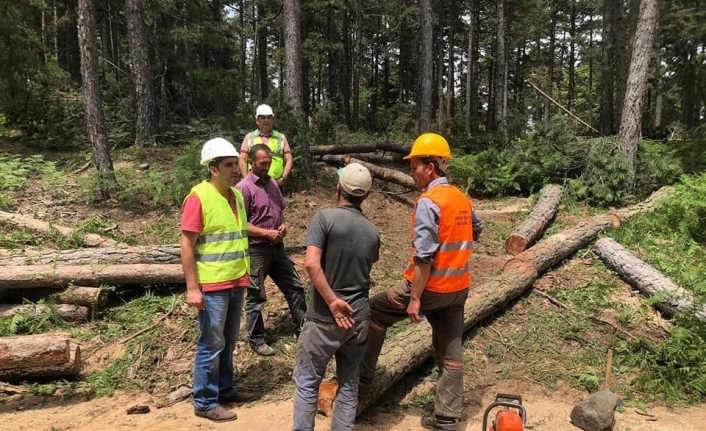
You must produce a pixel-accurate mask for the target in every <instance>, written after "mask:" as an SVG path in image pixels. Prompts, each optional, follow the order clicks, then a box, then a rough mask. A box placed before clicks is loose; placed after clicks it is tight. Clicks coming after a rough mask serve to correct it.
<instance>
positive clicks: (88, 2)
mask: <svg viewBox="0 0 706 431" xmlns="http://www.w3.org/2000/svg"><path fill="white" fill-rule="evenodd" d="M78 36H79V46H80V52H81V77H82V80H83V97H84V100H85V105H86V127H87V129H88V139H89V141H90V142H91V148H92V150H93V163H94V165H95V166H96V169H97V170H98V177H99V185H98V187H99V189H100V192H101V197H102V198H103V199H110V198H111V196H112V194H113V191H114V190H115V189H116V187H117V180H116V179H115V171H114V170H113V161H112V160H111V158H110V153H109V152H108V141H107V139H106V136H105V131H104V130H103V118H102V115H101V99H100V88H99V86H98V48H97V47H96V16H95V5H94V0H79V1H78Z"/></svg>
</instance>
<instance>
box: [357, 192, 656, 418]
mask: <svg viewBox="0 0 706 431" xmlns="http://www.w3.org/2000/svg"><path fill="white" fill-rule="evenodd" d="M655 208H656V205H654V204H653V205H642V206H641V209H640V211H650V210H653V209H655ZM625 214H627V217H629V216H632V215H634V214H637V212H634V211H626V212H625ZM627 217H626V218H627ZM618 223H619V218H618V217H617V216H616V215H613V214H611V215H601V216H596V217H593V218H591V219H589V220H586V221H583V222H580V223H578V224H577V225H576V226H574V227H571V228H569V229H566V230H565V231H563V232H561V233H558V234H556V235H553V236H551V237H549V238H548V239H546V240H545V241H543V242H540V243H539V244H537V245H535V246H533V247H531V248H529V249H528V250H526V251H524V252H523V253H520V254H518V255H517V256H515V257H514V258H513V259H511V260H510V261H509V262H508V263H507V264H506V265H505V267H504V268H503V273H502V274H500V275H499V276H497V277H495V278H494V279H493V280H491V281H489V282H488V283H485V284H483V285H481V286H479V287H477V288H475V289H474V290H473V291H472V292H471V296H470V297H469V299H468V301H467V302H466V307H465V311H464V326H465V329H466V330H468V329H470V328H472V327H473V326H474V325H476V324H478V323H479V322H480V321H481V320H483V319H485V318H487V317H489V316H491V315H492V314H493V313H495V312H497V311H499V310H501V309H504V308H505V307H506V306H507V304H508V303H509V302H510V301H512V300H513V299H514V298H517V297H518V296H519V295H521V294H522V293H524V292H525V291H526V290H528V289H529V288H530V287H531V286H532V284H534V282H535V281H536V280H537V277H539V275H541V274H542V273H544V272H545V271H546V270H547V269H549V268H550V267H552V266H554V265H556V264H557V263H559V262H561V261H562V260H564V259H568V258H569V257H571V255H572V254H573V253H575V252H576V250H578V249H579V248H581V247H583V246H585V245H586V244H588V243H589V242H591V241H592V240H594V239H595V238H596V236H598V234H599V233H601V232H602V231H603V230H605V229H607V228H609V227H611V226H617V224H618ZM471 267H472V263H471ZM431 352H432V346H431V328H430V327H429V326H428V325H427V324H424V323H423V324H421V325H413V326H410V327H409V328H408V329H406V330H405V331H403V332H401V333H400V334H397V335H396V336H395V337H394V338H392V339H388V340H386V342H385V344H384V345H383V349H382V352H381V354H380V358H379V359H378V365H377V370H376V375H375V380H374V381H373V383H372V385H365V386H361V392H360V394H359V404H358V413H360V412H362V411H363V410H365V409H366V408H367V407H369V406H370V405H372V403H373V402H375V400H377V398H378V397H379V396H380V395H382V394H383V393H384V392H385V391H386V390H387V389H389V388H390V386H391V385H392V384H394V383H395V382H397V381H398V380H399V379H401V378H402V376H404V375H405V374H406V373H407V372H409V371H410V370H412V369H414V368H415V367H417V366H419V365H420V364H421V363H423V362H424V361H425V360H426V359H427V358H428V357H429V356H430V355H431Z"/></svg>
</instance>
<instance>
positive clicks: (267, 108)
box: [255, 105, 275, 118]
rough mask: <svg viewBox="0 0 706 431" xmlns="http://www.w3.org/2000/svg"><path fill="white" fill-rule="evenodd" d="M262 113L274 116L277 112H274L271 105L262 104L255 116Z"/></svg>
mask: <svg viewBox="0 0 706 431" xmlns="http://www.w3.org/2000/svg"><path fill="white" fill-rule="evenodd" d="M260 115H272V116H273V117H274V116H275V113H274V112H272V108H270V105H260V106H258V107H257V109H256V110H255V118H257V117H259V116H260Z"/></svg>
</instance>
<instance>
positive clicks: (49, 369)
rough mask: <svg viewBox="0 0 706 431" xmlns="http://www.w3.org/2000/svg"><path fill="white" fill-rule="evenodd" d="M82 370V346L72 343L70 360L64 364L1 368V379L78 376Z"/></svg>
mask: <svg viewBox="0 0 706 431" xmlns="http://www.w3.org/2000/svg"><path fill="white" fill-rule="evenodd" d="M80 371H81V347H79V346H78V345H76V344H73V343H71V345H70V352H69V360H68V362H65V363H62V364H51V365H42V366H34V367H23V368H12V369H7V370H0V380H1V381H6V382H14V381H21V380H28V379H36V378H40V377H60V376H76V375H78V374H79V372H80Z"/></svg>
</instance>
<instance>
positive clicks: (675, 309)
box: [593, 238, 706, 320]
mask: <svg viewBox="0 0 706 431" xmlns="http://www.w3.org/2000/svg"><path fill="white" fill-rule="evenodd" d="M593 251H594V252H595V253H596V254H597V255H598V256H599V257H600V258H601V260H603V262H605V264H606V265H607V266H608V267H610V268H612V269H613V270H614V271H615V272H617V273H618V275H620V277H621V278H623V279H624V280H625V281H627V282H628V283H629V284H630V285H631V286H633V287H635V288H636V289H638V290H639V291H640V292H642V293H643V294H644V295H645V296H647V297H648V298H650V297H653V296H656V295H659V297H660V298H661V299H660V301H659V302H657V303H656V305H655V306H656V307H657V308H658V309H659V310H660V311H662V312H663V313H665V314H667V315H668V316H675V315H676V314H679V313H684V312H688V311H693V312H694V313H695V314H696V316H697V317H698V318H699V319H701V320H706V308H704V306H703V305H699V306H696V304H695V302H694V297H693V296H692V295H691V294H690V293H689V292H688V291H686V290H684V289H682V288H681V287H679V286H677V284H676V283H674V282H673V281H672V280H670V279H669V278H667V277H665V276H664V275H663V274H662V273H661V272H659V271H657V270H656V269H654V268H653V267H651V266H650V265H648V264H646V263H645V262H643V261H642V260H640V259H638V258H637V257H636V256H635V255H633V254H632V253H630V252H629V251H628V250H626V249H625V248H624V247H623V246H622V245H620V244H619V243H617V242H616V241H615V240H613V239H611V238H603V239H600V240H598V241H597V242H596V244H595V245H594V246H593Z"/></svg>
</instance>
